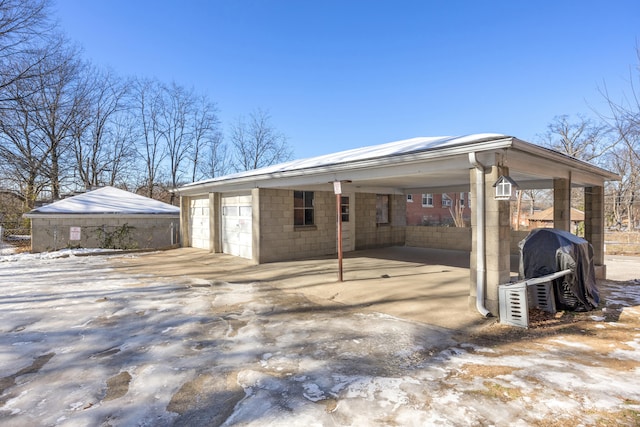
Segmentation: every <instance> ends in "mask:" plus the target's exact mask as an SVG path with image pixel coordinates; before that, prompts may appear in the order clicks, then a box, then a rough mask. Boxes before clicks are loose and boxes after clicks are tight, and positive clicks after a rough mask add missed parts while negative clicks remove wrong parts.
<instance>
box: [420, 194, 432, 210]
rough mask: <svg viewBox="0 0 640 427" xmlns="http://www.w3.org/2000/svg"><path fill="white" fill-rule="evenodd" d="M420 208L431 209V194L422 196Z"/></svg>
mask: <svg viewBox="0 0 640 427" xmlns="http://www.w3.org/2000/svg"><path fill="white" fill-rule="evenodd" d="M422 206H423V207H425V208H427V207H428V208H432V207H433V194H431V193H427V194H423V195H422Z"/></svg>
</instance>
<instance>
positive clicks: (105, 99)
mask: <svg viewBox="0 0 640 427" xmlns="http://www.w3.org/2000/svg"><path fill="white" fill-rule="evenodd" d="M86 78H87V97H86V99H85V102H86V105H85V107H84V108H83V109H82V110H81V111H80V112H79V114H78V115H77V118H76V120H75V122H74V125H73V129H72V131H73V140H74V152H75V158H76V168H77V171H78V173H79V178H80V180H81V182H82V185H83V186H84V187H85V188H91V187H92V186H97V185H100V184H101V183H104V182H105V180H107V181H108V182H109V183H112V182H114V181H115V179H116V178H117V172H118V170H119V168H118V166H119V165H120V164H121V159H120V158H119V157H121V156H123V155H125V154H126V153H127V150H124V149H123V148H124V147H123V144H122V141H120V140H119V136H117V132H118V130H116V129H115V126H117V122H116V121H117V120H118V118H119V116H122V115H123V114H125V113H126V108H127V105H126V102H125V100H126V96H127V94H128V90H129V86H128V84H127V82H126V81H123V80H122V79H121V78H119V77H117V76H116V75H115V74H114V73H113V72H112V71H110V70H104V71H103V70H97V69H95V68H92V69H90V70H87V75H86ZM129 142H132V141H129Z"/></svg>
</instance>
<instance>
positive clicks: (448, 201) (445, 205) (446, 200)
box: [442, 194, 451, 208]
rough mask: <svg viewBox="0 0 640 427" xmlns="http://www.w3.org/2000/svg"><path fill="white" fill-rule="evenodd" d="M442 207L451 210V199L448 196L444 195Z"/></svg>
mask: <svg viewBox="0 0 640 427" xmlns="http://www.w3.org/2000/svg"><path fill="white" fill-rule="evenodd" d="M442 207H443V208H450V207H451V199H450V198H449V196H447V195H446V194H443V195H442Z"/></svg>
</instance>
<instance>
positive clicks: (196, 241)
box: [189, 197, 210, 249]
mask: <svg viewBox="0 0 640 427" xmlns="http://www.w3.org/2000/svg"><path fill="white" fill-rule="evenodd" d="M209 216H210V212H209V198H208V197H207V198H201V199H192V200H191V201H190V202H189V230H190V233H189V239H190V242H189V245H190V246H191V247H193V248H199V249H210V242H209V240H210V239H209V237H210V230H209Z"/></svg>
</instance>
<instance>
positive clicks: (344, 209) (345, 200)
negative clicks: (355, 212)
mask: <svg viewBox="0 0 640 427" xmlns="http://www.w3.org/2000/svg"><path fill="white" fill-rule="evenodd" d="M340 212H341V215H342V222H349V197H348V196H342V197H340Z"/></svg>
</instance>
